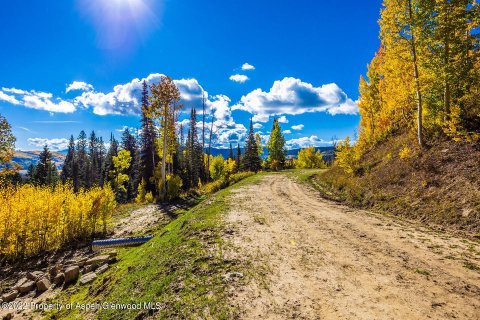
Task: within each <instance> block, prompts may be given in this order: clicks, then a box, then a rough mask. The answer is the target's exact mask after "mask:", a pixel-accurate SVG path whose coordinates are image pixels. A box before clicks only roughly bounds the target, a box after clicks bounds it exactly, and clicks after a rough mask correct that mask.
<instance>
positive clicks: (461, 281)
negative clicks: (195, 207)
mask: <svg viewBox="0 0 480 320" xmlns="http://www.w3.org/2000/svg"><path fill="white" fill-rule="evenodd" d="M228 201H229V206H230V211H229V214H228V216H227V224H228V229H229V232H227V234H226V235H225V237H226V239H227V241H228V242H229V243H231V244H232V245H233V247H234V248H235V250H232V251H231V252H229V253H228V254H229V255H231V256H233V258H235V259H240V260H242V261H244V262H245V263H246V264H251V268H249V270H251V271H250V272H251V274H248V275H246V278H248V279H249V280H248V281H247V283H246V284H242V285H240V284H239V283H240V282H238V283H234V284H232V288H230V289H231V303H232V304H233V305H236V306H238V307H239V308H240V310H241V318H242V319H480V271H479V270H478V269H477V268H478V266H480V261H479V260H480V247H479V245H478V243H475V242H472V241H468V240H464V239H458V238H455V237H452V236H449V235H448V234H443V233H438V232H433V231H430V230H427V229H424V228H422V227H421V226H420V225H417V224H412V223H408V222H401V221H399V220H398V219H394V218H389V217H384V216H381V215H376V214H372V213H369V212H365V211H360V210H352V209H349V208H347V207H344V206H341V205H338V204H335V203H332V202H329V201H326V200H323V199H322V198H320V197H319V196H318V192H316V191H314V190H313V189H312V188H310V187H308V186H306V185H304V184H300V183H299V182H296V181H295V180H292V179H291V178H289V177H288V176H287V175H285V174H271V175H266V176H264V177H262V178H261V180H260V181H259V182H257V183H256V184H251V185H248V186H245V187H242V188H240V189H237V190H236V191H235V192H234V193H233V194H232V195H231V196H230V198H229V200H228Z"/></svg>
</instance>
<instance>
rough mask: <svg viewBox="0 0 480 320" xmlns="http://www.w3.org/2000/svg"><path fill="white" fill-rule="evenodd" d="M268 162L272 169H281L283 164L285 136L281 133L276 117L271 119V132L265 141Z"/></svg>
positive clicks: (285, 152) (285, 151)
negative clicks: (266, 141)
mask: <svg viewBox="0 0 480 320" xmlns="http://www.w3.org/2000/svg"><path fill="white" fill-rule="evenodd" d="M267 149H268V162H269V164H270V165H271V168H272V169H273V170H281V169H283V168H284V166H285V156H286V154H287V150H286V149H285V138H284V137H283V134H282V128H281V127H280V124H279V122H278V118H275V120H273V127H272V132H271V134H270V139H269V140H268V143H267Z"/></svg>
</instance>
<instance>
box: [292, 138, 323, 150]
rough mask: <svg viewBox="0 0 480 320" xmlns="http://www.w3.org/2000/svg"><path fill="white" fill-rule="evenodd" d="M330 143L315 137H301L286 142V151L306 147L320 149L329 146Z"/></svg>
mask: <svg viewBox="0 0 480 320" xmlns="http://www.w3.org/2000/svg"><path fill="white" fill-rule="evenodd" d="M331 144H332V142H331V141H325V140H323V139H319V138H318V137H317V136H316V135H312V136H310V137H301V138H295V139H290V140H287V141H286V145H287V149H301V148H307V147H312V146H313V147H320V146H326V145H331Z"/></svg>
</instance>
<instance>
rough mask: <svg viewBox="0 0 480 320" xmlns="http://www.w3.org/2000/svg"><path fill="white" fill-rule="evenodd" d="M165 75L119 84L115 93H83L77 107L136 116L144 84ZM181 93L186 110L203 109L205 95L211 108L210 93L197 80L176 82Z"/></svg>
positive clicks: (98, 112) (100, 113) (99, 112)
mask: <svg viewBox="0 0 480 320" xmlns="http://www.w3.org/2000/svg"><path fill="white" fill-rule="evenodd" d="M162 76H163V74H160V73H152V74H150V75H149V76H147V77H146V78H143V79H139V78H135V79H133V80H132V81H130V82H128V83H125V84H119V85H116V86H115V87H113V91H111V92H108V93H103V92H95V91H89V92H84V93H82V95H81V96H78V97H76V98H75V103H76V104H77V105H80V106H83V107H84V108H90V107H91V108H93V113H95V114H97V115H109V114H122V115H125V114H134V115H135V114H136V115H138V114H139V113H140V104H141V95H142V83H143V81H144V80H145V81H146V82H147V84H148V85H151V84H153V83H158V82H159V81H160V79H161V77H162ZM174 82H175V84H176V85H177V88H178V89H179V91H180V96H181V101H180V103H182V104H183V105H184V107H185V110H188V109H190V108H191V107H195V108H197V110H199V109H201V108H202V99H203V96H204V95H205V98H206V101H205V104H206V107H207V108H208V107H210V106H211V101H209V100H208V92H206V91H204V89H203V88H202V87H201V86H200V84H199V83H198V81H197V80H196V79H180V80H174Z"/></svg>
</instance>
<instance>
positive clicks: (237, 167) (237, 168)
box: [235, 144, 242, 172]
mask: <svg viewBox="0 0 480 320" xmlns="http://www.w3.org/2000/svg"><path fill="white" fill-rule="evenodd" d="M241 163H242V150H241V149H240V144H237V158H236V163H235V172H238V171H240V166H241Z"/></svg>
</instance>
